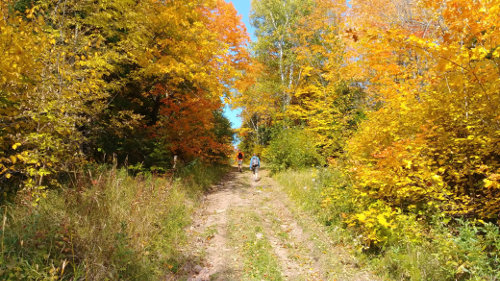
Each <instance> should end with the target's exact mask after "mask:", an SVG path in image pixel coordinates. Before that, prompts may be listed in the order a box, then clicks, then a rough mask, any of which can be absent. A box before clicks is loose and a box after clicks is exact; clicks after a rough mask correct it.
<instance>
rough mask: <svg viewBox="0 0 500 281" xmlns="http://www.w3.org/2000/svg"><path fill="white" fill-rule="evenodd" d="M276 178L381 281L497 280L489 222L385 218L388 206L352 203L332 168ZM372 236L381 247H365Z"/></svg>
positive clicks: (499, 259)
mask: <svg viewBox="0 0 500 281" xmlns="http://www.w3.org/2000/svg"><path fill="white" fill-rule="evenodd" d="M276 178H277V180H278V181H279V182H280V184H281V185H282V186H283V187H284V188H285V190H286V191H287V193H288V194H289V196H290V197H291V198H292V199H293V200H294V201H295V202H296V203H297V205H299V206H300V207H301V208H302V209H305V210H307V211H309V212H311V213H313V214H315V215H316V216H317V218H318V219H319V220H320V221H321V222H322V223H323V224H324V225H325V226H328V227H329V228H330V229H331V230H332V231H334V235H332V240H334V241H335V242H337V243H339V244H340V243H343V244H350V245H355V248H356V249H357V251H356V252H357V254H358V256H359V257H360V258H361V259H362V260H364V261H365V262H366V263H368V264H369V265H370V267H371V268H373V269H374V270H375V271H376V272H377V273H378V275H380V276H382V277H384V278H385V279H389V280H415V281H416V280H450V281H451V280H500V230H499V227H498V226H497V225H495V224H493V223H487V222H483V221H468V220H465V219H458V218H451V217H448V216H445V215H444V214H440V213H439V212H436V213H429V214H419V213H417V212H415V213H411V212H408V213H397V212H394V211H390V213H391V217H390V218H389V217H386V216H385V214H386V213H388V211H387V210H384V208H386V206H382V205H381V206H378V205H380V204H378V203H377V202H376V203H375V204H371V205H369V206H367V205H364V204H362V202H360V201H358V200H356V198H355V196H353V194H355V193H354V192H353V191H352V185H351V183H350V180H349V178H348V177H347V176H346V175H344V174H343V173H342V172H341V171H339V170H335V169H310V170H301V171H292V170H289V171H285V172H282V173H279V174H277V175H276ZM360 214H362V215H360ZM352 216H364V217H363V218H362V219H363V220H362V221H363V222H364V224H359V223H357V224H355V223H352V220H350V217H352ZM360 221H361V220H360ZM389 222H390V223H389ZM372 236H373V237H380V238H379V239H381V241H382V242H383V243H382V242H381V243H379V244H376V245H373V244H368V245H367V244H366V241H367V240H368V238H369V239H373V237H372Z"/></svg>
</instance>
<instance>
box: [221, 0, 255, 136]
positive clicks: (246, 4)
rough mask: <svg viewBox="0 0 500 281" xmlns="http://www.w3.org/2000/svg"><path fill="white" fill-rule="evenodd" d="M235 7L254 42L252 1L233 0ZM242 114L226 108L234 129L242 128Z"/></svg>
mask: <svg viewBox="0 0 500 281" xmlns="http://www.w3.org/2000/svg"><path fill="white" fill-rule="evenodd" d="M229 2H231V3H233V5H234V7H235V8H236V10H237V11H238V14H239V15H241V16H242V17H243V18H242V20H243V22H244V23H245V25H246V27H247V31H248V33H249V34H250V36H251V38H252V40H254V38H255V37H254V29H253V28H252V26H251V25H250V0H231V1H229ZM240 113H241V109H234V110H232V109H231V108H230V107H229V106H228V105H226V106H225V107H224V115H225V116H226V117H227V118H228V119H229V121H231V127H232V128H240V127H241V118H240V117H238V115H239V114H240Z"/></svg>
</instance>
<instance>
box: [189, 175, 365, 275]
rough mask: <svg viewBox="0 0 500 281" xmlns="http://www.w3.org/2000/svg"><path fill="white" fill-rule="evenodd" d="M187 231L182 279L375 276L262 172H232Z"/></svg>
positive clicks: (217, 187) (205, 200)
mask: <svg viewBox="0 0 500 281" xmlns="http://www.w3.org/2000/svg"><path fill="white" fill-rule="evenodd" d="M202 206H203V207H202V208H200V210H199V211H198V212H197V213H196V215H195V217H194V223H193V225H192V226H191V228H190V229H189V233H190V234H189V236H190V243H189V245H190V247H189V249H187V251H188V252H189V253H188V255H189V256H191V257H195V258H193V260H196V262H193V263H192V264H190V265H189V266H187V267H186V269H185V272H187V273H186V276H185V277H183V278H180V279H181V280H182V279H184V280H186V279H187V280H190V281H193V280H200V281H201V280H375V278H373V276H371V275H370V274H369V273H368V272H366V271H363V270H361V269H360V268H359V266H358V265H357V263H356V261H355V259H354V258H352V257H351V256H350V255H349V254H348V253H347V252H346V251H345V250H344V249H342V248H339V247H338V246H336V245H333V244H332V243H331V242H330V240H329V238H328V234H327V233H326V232H325V230H324V228H323V227H322V226H321V225H319V224H318V223H317V222H316V221H314V219H312V218H311V217H310V216H308V215H307V214H304V213H303V212H301V211H299V210H298V209H297V208H296V207H295V205H294V204H293V203H292V202H291V201H290V200H289V199H288V197H287V195H286V194H285V193H284V192H283V191H281V188H280V187H279V186H278V185H277V184H276V183H275V182H274V181H273V180H272V179H271V178H270V177H268V176H267V173H266V172H265V171H263V172H261V178H260V180H258V181H254V180H252V179H251V177H250V172H244V173H238V172H236V171H235V172H232V173H230V174H229V175H228V177H227V180H225V181H223V182H222V183H221V184H220V185H218V186H216V187H215V188H214V191H213V192H212V193H210V194H208V195H206V197H205V198H204V201H203V204H202Z"/></svg>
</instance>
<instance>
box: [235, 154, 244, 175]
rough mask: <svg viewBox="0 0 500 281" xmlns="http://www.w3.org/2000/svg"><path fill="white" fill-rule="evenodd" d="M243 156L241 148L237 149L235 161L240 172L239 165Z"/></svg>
mask: <svg viewBox="0 0 500 281" xmlns="http://www.w3.org/2000/svg"><path fill="white" fill-rule="evenodd" d="M243 157H244V155H243V152H241V150H238V153H237V154H236V162H238V171H240V173H241V172H242V170H241V166H242V165H243Z"/></svg>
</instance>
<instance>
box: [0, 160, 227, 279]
mask: <svg viewBox="0 0 500 281" xmlns="http://www.w3.org/2000/svg"><path fill="white" fill-rule="evenodd" d="M225 172H226V168H225V167H206V166H203V165H201V164H199V163H194V164H192V165H190V166H188V167H186V168H185V169H183V170H180V171H179V172H178V174H179V176H178V177H174V178H170V177H168V178H167V177H157V176H152V175H151V174H150V173H141V174H139V175H137V176H135V177H132V176H130V175H129V174H128V172H127V170H126V169H107V168H99V169H96V170H94V171H93V172H92V173H89V174H90V175H92V176H90V175H89V176H87V177H85V178H84V179H82V180H81V183H79V184H78V186H77V187H76V188H65V189H62V190H53V191H50V192H48V194H47V196H46V198H43V199H42V200H41V201H40V202H39V204H38V206H32V205H31V204H20V202H13V203H9V204H5V205H4V206H2V207H1V210H2V217H3V221H2V222H3V224H2V228H1V237H0V239H1V253H2V254H1V256H0V279H2V280H161V279H164V278H165V276H166V273H167V272H169V271H170V272H175V271H176V270H177V269H178V268H179V266H180V265H181V264H182V262H183V261H182V255H181V254H180V253H179V248H180V246H182V244H183V243H185V235H184V227H185V226H186V225H188V224H189V223H190V214H191V211H192V209H193V207H194V206H195V205H196V203H197V200H198V198H199V197H200V196H199V195H200V194H201V193H202V192H203V190H204V188H206V187H208V186H209V185H211V184H213V183H215V182H216V181H218V180H219V179H220V178H221V177H222V175H223V174H224V173H225Z"/></svg>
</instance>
